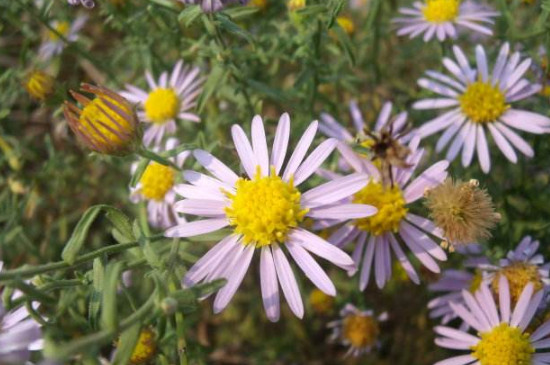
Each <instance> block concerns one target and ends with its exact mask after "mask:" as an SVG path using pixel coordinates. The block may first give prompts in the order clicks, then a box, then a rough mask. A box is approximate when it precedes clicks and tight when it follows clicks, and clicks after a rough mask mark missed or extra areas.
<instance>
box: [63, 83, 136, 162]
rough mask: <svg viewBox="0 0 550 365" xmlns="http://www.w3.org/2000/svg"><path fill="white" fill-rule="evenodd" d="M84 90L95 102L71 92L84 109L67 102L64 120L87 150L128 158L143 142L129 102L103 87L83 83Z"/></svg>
mask: <svg viewBox="0 0 550 365" xmlns="http://www.w3.org/2000/svg"><path fill="white" fill-rule="evenodd" d="M82 90H83V91H84V92H86V93H89V94H93V95H94V96H95V98H94V99H89V98H87V97H86V96H84V95H82V94H80V93H77V92H75V91H71V95H72V96H73V97H74V98H75V99H76V100H77V101H78V102H79V103H80V104H81V105H82V106H83V108H82V109H79V108H78V107H77V106H76V105H74V104H72V103H70V102H68V101H65V110H64V114H65V118H66V119H67V122H68V123H69V126H70V127H71V129H72V131H73V132H74V133H75V134H76V135H77V137H78V138H79V139H80V141H82V143H84V144H85V145H86V146H87V147H88V148H90V149H91V150H93V151H96V152H99V153H103V154H107V155H125V154H129V153H131V152H133V151H134V150H135V149H136V147H137V146H139V143H140V140H141V138H140V130H139V127H138V121H137V116H136V114H135V112H134V110H133V108H132V105H131V104H130V102H129V101H128V100H126V99H124V98H123V97H122V96H120V95H118V94H117V93H115V92H113V91H111V90H109V89H107V88H104V87H101V86H93V85H89V84H82Z"/></svg>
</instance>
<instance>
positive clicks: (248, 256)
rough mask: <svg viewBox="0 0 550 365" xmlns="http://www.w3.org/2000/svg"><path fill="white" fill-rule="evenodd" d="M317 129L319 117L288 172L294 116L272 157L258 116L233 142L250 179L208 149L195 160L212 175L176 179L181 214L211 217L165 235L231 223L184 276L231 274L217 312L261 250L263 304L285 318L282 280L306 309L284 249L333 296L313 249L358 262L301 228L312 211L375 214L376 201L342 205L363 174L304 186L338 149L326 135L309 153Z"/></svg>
mask: <svg viewBox="0 0 550 365" xmlns="http://www.w3.org/2000/svg"><path fill="white" fill-rule="evenodd" d="M317 127H318V123H317V122H316V121H315V122H313V123H311V124H310V125H309V127H308V128H307V130H306V131H305V132H304V134H303V136H302V138H301V139H300V141H299V142H298V144H297V146H296V148H295V150H294V152H293V153H292V155H291V156H290V159H289V160H288V162H287V164H286V167H285V168H284V170H283V169H282V167H283V164H284V161H285V156H286V154H287V147H288V141H289V135H290V118H289V116H288V114H283V115H282V116H281V118H280V120H279V124H278V126H277V131H276V133H275V139H274V142H273V149H272V151H271V157H270V156H269V153H268V147H267V142H266V136H265V131H264V125H263V121H262V118H261V117H259V116H256V117H254V119H253V120H252V143H250V141H249V140H248V138H247V136H246V134H245V132H244V131H243V129H242V128H241V127H240V126H238V125H233V127H232V129H231V132H232V135H233V142H234V144H235V147H236V149H237V153H238V155H239V158H240V160H241V164H242V166H243V168H244V170H245V172H246V177H239V176H238V175H237V174H235V173H234V172H233V171H232V170H231V169H229V168H228V167H227V166H226V165H225V164H224V163H222V162H221V161H219V160H218V159H217V158H215V157H214V156H212V155H211V154H210V153H208V152H206V151H202V150H195V151H194V152H193V155H194V156H195V158H196V159H197V161H198V162H199V163H200V164H201V165H202V166H203V167H204V168H206V169H207V170H208V171H209V172H210V173H211V174H212V175H213V176H212V177H211V176H207V175H203V174H201V173H198V172H195V171H185V172H184V177H185V179H186V180H187V181H188V182H189V183H190V184H182V185H178V186H176V187H175V190H176V192H177V193H178V194H179V195H181V196H183V197H185V198H186V199H184V200H181V201H179V202H177V203H176V205H175V207H176V210H177V211H179V212H181V213H185V214H191V215H196V216H201V217H205V218H206V219H201V220H196V221H193V222H190V223H184V224H181V225H178V226H175V227H172V228H170V229H168V230H167V231H166V232H165V235H166V236H167V237H191V236H196V235H200V234H205V233H209V232H214V231H217V230H219V229H222V228H224V227H227V226H229V227H230V229H231V234H229V235H228V236H227V237H225V238H224V239H223V240H222V241H221V242H219V243H218V244H216V245H215V246H214V247H213V248H212V249H211V250H210V251H208V253H207V254H206V255H204V256H203V257H202V258H201V259H200V260H199V261H197V263H196V264H195V265H194V266H193V267H192V268H191V269H190V270H189V271H188V272H187V274H186V275H185V278H184V279H183V284H184V286H186V287H191V286H193V285H196V284H197V283H199V282H202V281H205V282H209V281H212V280H214V279H218V278H226V279H227V284H226V285H225V286H224V287H223V288H222V289H221V290H220V291H219V292H218V293H217V295H216V298H215V300H214V312H215V313H219V312H221V311H222V310H223V309H224V308H225V307H226V306H227V305H228V303H229V301H230V300H231V298H232V297H233V295H234V294H235V292H236V290H237V289H238V287H239V285H240V284H241V282H242V280H243V277H244V275H245V273H246V271H247V270H248V267H249V266H250V262H251V261H252V257H253V255H254V252H255V251H256V249H259V250H260V280H261V291H262V299H263V304H264V308H265V311H266V314H267V317H268V318H269V320H271V321H277V320H278V319H279V314H280V304H279V284H280V286H281V288H282V290H283V294H284V296H285V298H286V300H287V302H288V304H289V306H290V309H291V310H292V312H293V313H294V314H295V315H296V316H297V317H299V318H302V316H303V314H304V307H303V302H302V298H301V295H300V290H299V288H298V284H297V282H296V279H295V277H294V273H293V271H292V269H291V267H290V264H289V262H288V259H287V257H286V255H285V253H284V250H283V248H286V250H288V253H289V254H290V255H291V256H292V258H293V259H294V260H295V261H296V264H297V265H298V267H300V269H301V270H302V271H303V272H304V273H305V275H306V276H307V277H308V278H309V279H310V280H311V281H312V282H313V284H314V285H315V286H317V287H318V288H319V289H320V290H322V291H323V292H324V293H326V294H328V295H331V296H334V295H335V294H336V288H335V287H334V284H333V283H332V281H331V280H330V279H329V277H328V276H327V275H326V273H325V272H324V270H323V269H322V268H321V267H320V266H319V264H317V262H316V261H315V260H314V258H313V257H312V256H311V253H313V254H314V255H316V256H319V257H322V258H324V259H326V260H328V261H330V262H332V263H333V264H335V265H336V266H339V267H341V268H344V269H346V270H349V269H350V268H352V267H353V260H352V259H351V258H350V257H349V256H348V255H347V254H346V253H344V252H343V251H342V250H340V249H339V248H337V247H335V246H333V245H331V244H330V243H329V242H327V241H325V240H324V239H322V238H321V237H319V236H317V235H316V234H314V233H311V232H309V231H308V230H307V229H306V228H303V227H304V226H306V225H305V224H304V223H305V222H304V218H306V217H309V218H311V219H312V220H313V221H316V220H319V219H336V220H341V221H345V220H348V219H353V218H362V217H368V216H371V215H373V214H374V213H376V208H374V207H372V206H370V205H365V204H352V203H341V200H342V199H345V198H347V197H349V196H350V195H352V194H354V193H356V192H358V191H359V190H361V188H363V187H364V186H365V184H366V183H367V179H368V177H367V175H365V174H362V173H357V174H351V175H348V176H345V177H342V178H340V179H336V180H334V181H331V182H328V183H325V184H323V185H320V186H317V187H315V188H313V189H310V190H308V191H306V192H304V193H302V191H300V190H299V187H300V185H301V184H302V183H303V182H304V181H306V180H307V179H308V178H309V177H310V176H311V175H313V174H314V173H315V171H316V170H317V169H318V168H319V166H320V165H321V164H322V163H323V162H324V160H325V159H326V158H327V157H328V156H329V155H330V153H331V152H332V151H333V150H334V148H335V147H336V143H337V141H336V140H335V139H328V140H326V141H324V142H323V143H321V144H320V145H319V146H318V147H317V148H315V149H314V150H313V151H312V152H311V154H309V156H308V157H307V158H305V157H306V154H307V151H308V149H309V147H310V145H311V143H312V141H313V138H314V136H315V133H316V131H317ZM304 158H305V159H304Z"/></svg>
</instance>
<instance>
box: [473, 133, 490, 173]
mask: <svg viewBox="0 0 550 365" xmlns="http://www.w3.org/2000/svg"><path fill="white" fill-rule="evenodd" d="M476 148H477V157H478V159H479V164H480V165H481V170H483V172H485V173H486V174H487V173H489V170H491V158H490V156H489V147H488V146H487V137H485V131H484V130H483V127H482V126H480V125H478V126H477V146H476Z"/></svg>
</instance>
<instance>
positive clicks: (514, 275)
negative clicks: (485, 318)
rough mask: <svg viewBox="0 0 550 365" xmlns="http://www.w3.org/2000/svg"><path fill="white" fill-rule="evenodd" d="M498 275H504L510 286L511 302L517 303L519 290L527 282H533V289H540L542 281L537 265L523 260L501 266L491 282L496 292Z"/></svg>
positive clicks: (521, 289) (520, 290) (542, 284)
mask: <svg viewBox="0 0 550 365" xmlns="http://www.w3.org/2000/svg"><path fill="white" fill-rule="evenodd" d="M500 275H504V276H506V279H508V284H509V286H510V297H511V298H512V303H517V301H518V299H519V296H520V295H521V292H522V291H523V289H524V288H525V286H526V285H527V284H529V283H533V286H534V289H535V291H538V290H541V289H542V287H543V286H544V283H543V282H542V280H541V277H540V274H539V270H538V268H537V266H535V265H531V264H526V263H523V262H517V263H513V264H512V265H510V266H506V267H503V268H502V269H500V270H499V272H498V273H497V275H495V277H494V278H493V282H492V283H491V285H492V288H493V291H494V292H495V293H498V290H499V289H498V282H499V280H500Z"/></svg>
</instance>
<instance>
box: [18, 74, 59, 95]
mask: <svg viewBox="0 0 550 365" xmlns="http://www.w3.org/2000/svg"><path fill="white" fill-rule="evenodd" d="M53 86H54V78H53V77H52V76H50V75H48V74H47V73H45V72H43V71H40V70H35V71H32V72H31V73H30V74H29V75H28V76H27V79H26V81H25V89H26V90H27V92H28V93H29V95H30V96H32V97H33V98H34V99H37V100H45V99H46V98H47V97H48V96H50V95H51V94H52V93H53Z"/></svg>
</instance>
